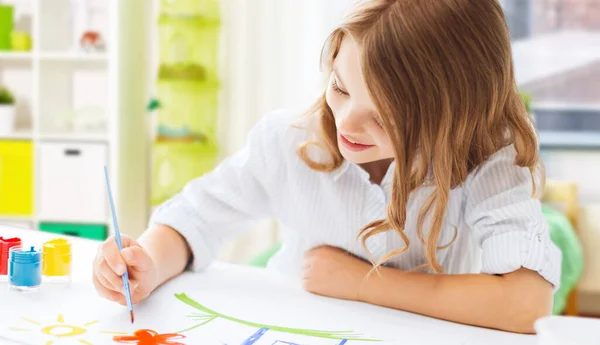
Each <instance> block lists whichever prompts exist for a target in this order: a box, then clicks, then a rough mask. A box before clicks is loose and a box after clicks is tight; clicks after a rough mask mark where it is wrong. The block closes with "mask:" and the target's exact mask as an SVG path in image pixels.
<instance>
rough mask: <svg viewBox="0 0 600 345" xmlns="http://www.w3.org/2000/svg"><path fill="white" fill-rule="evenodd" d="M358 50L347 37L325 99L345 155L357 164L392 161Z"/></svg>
mask: <svg viewBox="0 0 600 345" xmlns="http://www.w3.org/2000/svg"><path fill="white" fill-rule="evenodd" d="M359 53H360V51H359V48H358V46H357V45H356V43H355V42H354V40H353V39H352V38H351V37H349V36H346V37H345V38H344V40H343V42H342V45H341V47H340V50H339V53H338V55H337V57H336V58H335V61H334V63H333V72H332V73H331V77H330V80H329V85H328V87H327V92H326V99H327V104H328V105H329V107H330V108H331V110H332V112H333V115H334V117H335V124H336V127H337V133H338V138H337V139H338V147H339V149H340V152H341V153H342V156H344V158H345V159H347V160H348V161H350V162H353V163H356V164H362V163H369V162H374V161H378V160H383V159H389V158H393V150H392V143H391V141H390V139H389V137H388V135H387V133H386V132H385V130H384V129H383V125H382V122H381V120H380V118H379V114H378V113H377V110H376V107H375V105H374V104H373V101H372V100H371V97H370V96H369V92H368V91H367V87H366V84H365V81H364V79H363V75H362V71H361V67H360V61H359V55H360V54H359Z"/></svg>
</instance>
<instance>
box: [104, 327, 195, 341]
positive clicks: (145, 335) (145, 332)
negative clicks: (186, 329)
mask: <svg viewBox="0 0 600 345" xmlns="http://www.w3.org/2000/svg"><path fill="white" fill-rule="evenodd" d="M183 338H185V336H184V335H182V334H176V333H166V334H158V332H156V331H153V330H151V329H139V330H137V331H135V332H134V333H133V335H117V336H115V337H113V340H114V341H115V342H117V343H121V344H138V345H184V344H183V343H178V342H175V341H176V340H179V339H183Z"/></svg>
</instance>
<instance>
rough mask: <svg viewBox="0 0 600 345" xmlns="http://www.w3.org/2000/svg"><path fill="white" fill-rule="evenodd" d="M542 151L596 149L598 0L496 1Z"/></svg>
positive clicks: (599, 141)
mask: <svg viewBox="0 0 600 345" xmlns="http://www.w3.org/2000/svg"><path fill="white" fill-rule="evenodd" d="M500 2H501V3H502V5H503V7H504V9H505V14H506V18H507V22H508V25H509V28H510V31H511V38H512V40H513V55H514V60H515V69H516V77H517V83H518V84H519V88H520V90H521V91H522V92H524V93H527V94H529V95H530V96H531V99H532V109H533V112H534V115H535V118H536V123H537V127H538V130H539V131H540V140H541V144H542V148H544V146H546V147H554V146H560V147H562V146H582V147H590V146H594V147H599V148H600V0H501V1H500Z"/></svg>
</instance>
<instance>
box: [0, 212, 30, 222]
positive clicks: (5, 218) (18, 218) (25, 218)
mask: <svg viewBox="0 0 600 345" xmlns="http://www.w3.org/2000/svg"><path fill="white" fill-rule="evenodd" d="M7 221H8V222H32V221H33V217H28V216H11V215H6V214H0V223H2V222H7Z"/></svg>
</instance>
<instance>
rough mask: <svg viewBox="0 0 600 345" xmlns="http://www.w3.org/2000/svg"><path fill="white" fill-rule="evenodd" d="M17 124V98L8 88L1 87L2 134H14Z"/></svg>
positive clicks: (0, 113)
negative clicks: (14, 127) (15, 123)
mask: <svg viewBox="0 0 600 345" xmlns="http://www.w3.org/2000/svg"><path fill="white" fill-rule="evenodd" d="M14 122H15V98H14V96H13V95H12V93H11V92H10V90H8V89H7V88H6V87H2V86H0V133H2V134H7V133H12V131H13V125H14Z"/></svg>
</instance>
